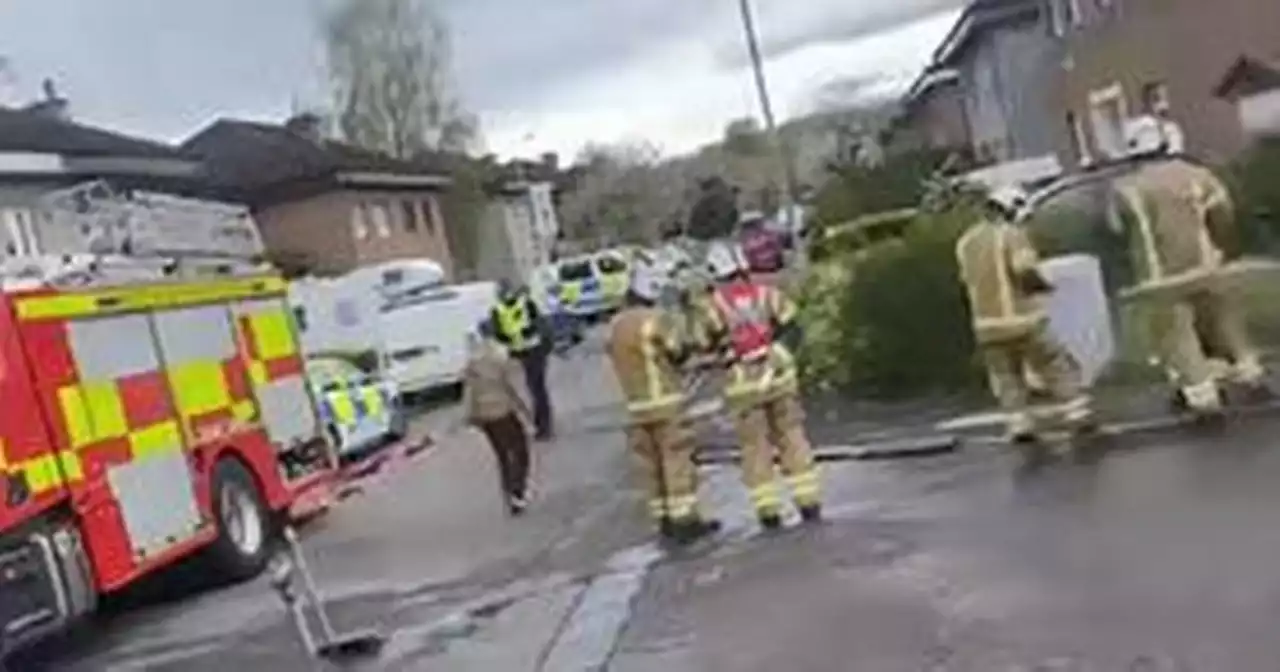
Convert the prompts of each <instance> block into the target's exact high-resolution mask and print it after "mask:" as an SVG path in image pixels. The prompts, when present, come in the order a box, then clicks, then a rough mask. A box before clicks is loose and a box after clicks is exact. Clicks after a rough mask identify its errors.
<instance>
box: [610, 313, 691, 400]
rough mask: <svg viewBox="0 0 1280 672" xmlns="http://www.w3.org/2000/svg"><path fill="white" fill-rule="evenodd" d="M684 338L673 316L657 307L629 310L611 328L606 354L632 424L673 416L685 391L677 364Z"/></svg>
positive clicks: (621, 314) (618, 317)
mask: <svg viewBox="0 0 1280 672" xmlns="http://www.w3.org/2000/svg"><path fill="white" fill-rule="evenodd" d="M684 349H685V339H684V334H683V331H682V330H681V329H680V327H679V323H678V321H677V320H676V319H675V317H674V316H673V315H671V314H669V313H667V312H665V311H662V310H659V309H657V308H627V309H625V310H623V311H622V312H620V313H618V315H616V316H615V317H614V318H613V321H612V322H611V323H610V324H609V342H608V353H609V360H610V361H611V362H612V364H613V370H614V373H615V374H616V375H617V377H618V383H619V384H620V385H621V386H622V394H623V396H624V397H625V398H626V403H627V411H628V412H629V413H630V414H631V419H632V421H633V422H636V423H646V422H654V421H658V420H665V419H669V418H673V417H675V416H677V415H678V414H679V413H680V412H681V406H682V405H683V403H684V400H685V397H684V387H683V385H682V380H681V377H680V372H679V371H677V369H676V365H675V360H677V359H678V358H679V357H680V356H681V355H682V354H683V352H684Z"/></svg>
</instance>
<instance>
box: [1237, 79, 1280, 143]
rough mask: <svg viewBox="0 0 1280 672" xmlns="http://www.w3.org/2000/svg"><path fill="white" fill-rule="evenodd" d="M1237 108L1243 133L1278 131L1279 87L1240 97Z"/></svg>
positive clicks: (1279, 114) (1255, 133)
mask: <svg viewBox="0 0 1280 672" xmlns="http://www.w3.org/2000/svg"><path fill="white" fill-rule="evenodd" d="M1239 109H1240V124H1241V126H1243V127H1244V130H1245V133H1248V134H1250V135H1257V134H1262V133H1280V89H1276V90H1274V91H1266V92H1264V93H1259V94H1257V95H1253V96H1246V97H1244V98H1241V99H1240V103H1239Z"/></svg>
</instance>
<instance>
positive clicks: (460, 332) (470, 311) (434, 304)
mask: <svg viewBox="0 0 1280 672" xmlns="http://www.w3.org/2000/svg"><path fill="white" fill-rule="evenodd" d="M497 296H498V286H497V285H496V284H495V283H492V282H473V283H469V284H465V285H445V286H442V287H434V288H423V289H421V290H418V291H414V292H411V293H408V294H405V295H402V296H399V297H397V298H395V299H393V300H390V301H387V302H386V303H384V304H383V306H382V307H381V308H380V314H379V324H380V328H381V329H382V332H383V352H384V353H385V355H386V362H387V376H388V377H389V378H390V379H391V380H393V381H395V382H396V384H397V385H399V386H400V389H401V390H402V391H406V392H408V393H410V394H413V393H417V392H422V391H424V390H429V389H435V388H441V387H450V386H456V385H458V384H459V383H461V382H462V370H463V369H464V368H465V367H466V365H467V333H468V332H469V331H471V330H472V329H473V328H475V326H476V325H477V324H479V323H480V322H481V321H482V320H484V319H486V318H487V317H488V316H489V312H490V311H491V310H492V309H493V305H494V302H495V301H496V300H497Z"/></svg>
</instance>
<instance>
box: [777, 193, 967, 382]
mask: <svg viewBox="0 0 1280 672" xmlns="http://www.w3.org/2000/svg"><path fill="white" fill-rule="evenodd" d="M976 216H977V215H976V214H975V213H974V212H973V211H971V210H968V209H957V210H952V211H949V212H946V213H940V214H921V215H918V216H917V218H916V219H915V220H914V221H913V222H912V223H911V224H910V225H909V226H908V227H907V229H906V231H905V233H904V235H903V236H902V238H901V239H898V240H892V241H887V242H883V243H879V244H877V245H874V246H872V247H869V248H866V249H863V250H860V251H857V252H852V253H848V254H845V255H842V256H839V257H835V258H833V259H830V260H828V261H827V262H825V263H824V264H820V265H817V266H815V267H814V270H813V273H812V274H811V276H810V278H809V280H808V282H806V283H805V291H804V292H803V293H802V302H801V303H802V306H803V308H802V310H803V312H802V317H803V319H804V320H805V326H806V342H805V347H804V348H803V349H802V351H801V357H800V361H801V366H802V369H801V372H802V375H803V377H804V380H805V381H806V383H807V384H808V385H809V386H811V387H816V388H837V389H841V390H843V391H845V392H848V393H850V394H853V395H856V396H865V397H874V398H887V399H893V398H901V397H905V396H909V395H916V394H927V393H931V392H952V391H956V390H961V389H971V388H973V387H974V386H975V385H977V384H980V383H981V381H982V378H981V376H980V375H979V369H978V368H977V367H976V366H975V364H976V361H975V358H974V356H973V352H974V349H973V336H972V331H971V329H970V326H969V319H968V313H967V309H966V306H965V299H964V290H963V289H962V287H961V285H960V282H959V279H958V277H957V271H956V263H955V242H956V240H957V239H958V238H959V236H960V234H961V233H962V232H963V230H964V228H965V227H966V226H967V225H968V224H969V223H970V222H972V221H973V219H974V218H975V217H976Z"/></svg>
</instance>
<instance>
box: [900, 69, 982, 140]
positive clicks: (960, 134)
mask: <svg viewBox="0 0 1280 672" xmlns="http://www.w3.org/2000/svg"><path fill="white" fill-rule="evenodd" d="M892 123H893V128H892V131H891V138H892V139H891V144H890V148H889V149H890V151H892V152H903V151H911V150H920V149H965V150H968V149H970V148H971V147H972V141H971V140H970V136H969V116H968V113H967V110H966V107H965V100H964V91H963V88H962V84H961V80H960V73H959V72H958V71H956V70H953V69H950V68H940V67H930V68H928V69H926V70H925V71H924V72H923V73H921V75H920V77H919V78H917V79H916V81H915V82H914V83H913V84H912V85H911V88H909V89H908V90H907V93H906V95H905V96H903V98H902V107H901V110H900V111H899V114H898V116H896V117H895V118H894V119H893V121H892Z"/></svg>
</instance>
